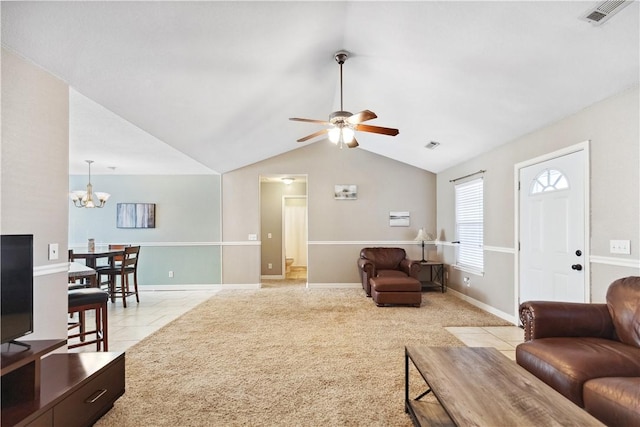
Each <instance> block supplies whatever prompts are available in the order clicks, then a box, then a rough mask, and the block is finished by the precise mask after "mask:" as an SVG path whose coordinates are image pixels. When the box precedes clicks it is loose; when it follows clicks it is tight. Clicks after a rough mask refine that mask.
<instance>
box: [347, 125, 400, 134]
mask: <svg viewBox="0 0 640 427" xmlns="http://www.w3.org/2000/svg"><path fill="white" fill-rule="evenodd" d="M354 128H355V130H359V131H362V132H371V133H381V134H383V135H390V136H396V135H397V134H399V133H400V131H399V130H398V129H393V128H383V127H381V126H371V125H355V126H354Z"/></svg>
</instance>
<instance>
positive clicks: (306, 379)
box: [96, 288, 508, 426]
mask: <svg viewBox="0 0 640 427" xmlns="http://www.w3.org/2000/svg"><path fill="white" fill-rule="evenodd" d="M507 324H508V323H507V322H505V321H503V320H501V319H499V318H497V317H495V316H493V315H490V314H488V313H486V312H484V311H482V310H479V309H477V308H475V307H473V306H471V305H469V304H467V303H466V302H464V301H461V300H460V299H458V298H456V297H454V296H452V295H450V294H447V293H445V294H442V293H439V292H427V293H424V294H423V304H422V307H420V308H412V307H384V308H378V307H376V306H375V304H374V303H373V302H372V301H371V299H370V298H366V297H365V296H364V293H363V291H362V290H359V289H327V290H308V289H304V288H276V289H260V290H255V291H223V292H220V293H219V294H217V295H216V296H214V297H212V298H211V299H209V300H208V301H206V302H204V303H203V304H201V305H199V306H198V307H196V308H195V309H193V310H192V311H190V312H188V313H186V314H185V315H184V316H182V317H180V318H179V319H177V320H175V321H174V322H172V323H170V324H169V325H167V326H165V327H164V328H162V329H160V330H159V331H157V332H156V333H155V334H153V335H151V336H150V337H148V338H146V339H145V340H143V341H141V342H140V343H138V344H137V345H136V346H134V347H132V348H131V349H130V350H129V351H127V354H126V371H127V373H126V393H125V395H124V396H122V397H121V398H120V399H119V400H118V401H117V402H116V404H115V406H114V408H113V409H112V410H111V411H110V412H109V413H108V414H106V415H105V416H104V417H103V418H102V419H101V420H100V421H99V422H98V423H97V424H96V425H97V426H409V425H411V422H410V420H409V417H408V416H407V415H406V414H405V413H404V406H403V405H404V403H403V398H404V346H405V345H429V346H462V343H461V342H459V341H458V340H457V339H456V338H454V337H453V335H451V334H449V333H448V332H447V331H446V330H444V329H443V327H446V326H489V325H492V326H494V325H507Z"/></svg>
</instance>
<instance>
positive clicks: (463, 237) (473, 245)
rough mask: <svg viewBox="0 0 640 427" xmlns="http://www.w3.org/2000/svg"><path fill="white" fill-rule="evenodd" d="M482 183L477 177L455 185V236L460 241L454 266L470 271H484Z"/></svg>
mask: <svg viewBox="0 0 640 427" xmlns="http://www.w3.org/2000/svg"><path fill="white" fill-rule="evenodd" d="M483 190H484V185H483V179H482V178H478V179H474V180H472V181H467V182H464V183H462V184H458V185H456V186H455V195H456V237H457V240H458V241H459V242H460V244H459V245H458V250H457V259H456V266H457V267H459V268H461V269H463V270H469V271H471V272H476V273H480V274H482V273H483V272H484V253H483V247H484V233H483V230H484V215H483V210H484V194H483Z"/></svg>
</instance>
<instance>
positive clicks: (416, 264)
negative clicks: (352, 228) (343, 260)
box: [358, 248, 420, 296]
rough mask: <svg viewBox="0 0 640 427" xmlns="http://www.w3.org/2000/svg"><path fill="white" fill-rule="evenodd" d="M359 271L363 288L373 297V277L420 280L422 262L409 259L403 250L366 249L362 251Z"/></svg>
mask: <svg viewBox="0 0 640 427" xmlns="http://www.w3.org/2000/svg"><path fill="white" fill-rule="evenodd" d="M358 270H359V272H360V279H361V280H362V288H363V289H364V291H365V292H366V293H367V296H371V283H370V282H369V279H371V278H372V277H413V278H414V279H417V278H418V273H419V272H420V261H412V260H410V259H408V258H407V253H406V252H405V250H404V249H402V248H364V249H362V250H361V251H360V258H359V259H358Z"/></svg>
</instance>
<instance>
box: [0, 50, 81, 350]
mask: <svg viewBox="0 0 640 427" xmlns="http://www.w3.org/2000/svg"><path fill="white" fill-rule="evenodd" d="M68 146H69V89H68V87H67V85H66V84H65V83H64V82H62V81H60V80H58V79H56V78H55V77H53V76H52V75H50V74H48V73H46V72H45V71H43V70H42V69H41V68H39V67H36V66H34V65H33V64H31V63H28V62H26V61H25V60H23V59H21V58H19V57H18V56H16V55H14V54H12V53H10V52H8V51H6V50H5V49H2V157H1V166H2V181H1V189H2V191H1V205H0V206H1V210H0V218H1V228H2V230H1V231H2V233H3V234H33V235H34V254H33V255H34V267H35V268H34V270H35V277H34V333H33V334H32V335H29V336H28V338H27V339H49V338H66V336H67V328H66V325H67V321H66V315H67V213H68V205H69V201H68V197H67V193H68V180H69V178H68V175H69V172H68V171H69V160H68V159H69V149H68ZM49 243H58V245H59V254H60V257H59V259H58V260H53V261H49V260H48V244H49Z"/></svg>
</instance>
